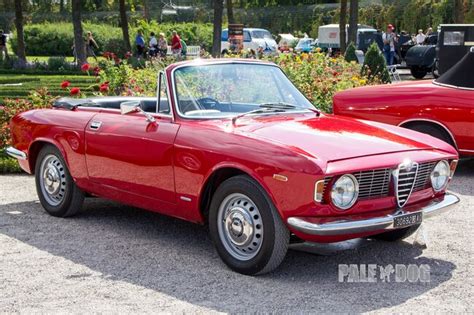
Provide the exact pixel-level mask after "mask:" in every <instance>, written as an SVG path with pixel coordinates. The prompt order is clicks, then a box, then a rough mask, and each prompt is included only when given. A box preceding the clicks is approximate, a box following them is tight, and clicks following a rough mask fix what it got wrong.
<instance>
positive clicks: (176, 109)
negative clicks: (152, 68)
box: [170, 60, 319, 120]
mask: <svg viewBox="0 0 474 315" xmlns="http://www.w3.org/2000/svg"><path fill="white" fill-rule="evenodd" d="M228 64H250V65H259V66H267V67H274V68H277V69H278V70H280V71H281V73H282V74H283V75H284V76H285V78H286V79H287V80H288V81H289V82H290V83H291V84H292V85H293V87H294V88H295V89H296V90H297V91H298V92H299V93H300V94H301V96H302V97H303V98H304V99H305V100H307V101H308V103H309V104H311V105H312V103H311V102H310V100H309V99H308V98H307V97H306V95H304V94H303V92H301V91H300V89H298V87H296V85H295V84H294V83H293V82H292V81H291V80H290V78H288V76H287V75H286V73H285V72H284V71H283V70H282V69H281V68H280V67H279V66H277V65H276V64H274V63H270V62H258V61H244V60H232V61H227V60H226V61H220V60H216V61H213V62H204V63H196V64H194V63H186V64H182V65H179V66H176V67H174V68H173V69H172V70H171V80H170V81H171V89H172V95H173V113H174V114H177V116H178V117H179V118H182V119H185V120H222V119H231V118H232V117H234V116H235V115H239V114H242V113H237V114H236V113H233V114H229V115H221V116H205V115H203V116H186V115H185V114H183V113H182V112H181V111H180V109H179V105H178V102H179V99H178V93H177V89H176V76H175V71H176V70H179V69H183V68H187V67H202V66H216V65H228ZM312 106H313V107H309V108H306V107H301V108H296V109H294V110H291V111H289V112H269V113H266V114H265V115H281V114H299V113H306V112H308V111H311V110H313V109H314V110H317V111H318V112H319V109H318V108H316V107H314V105H312ZM256 108H257V107H256ZM256 115H261V114H256Z"/></svg>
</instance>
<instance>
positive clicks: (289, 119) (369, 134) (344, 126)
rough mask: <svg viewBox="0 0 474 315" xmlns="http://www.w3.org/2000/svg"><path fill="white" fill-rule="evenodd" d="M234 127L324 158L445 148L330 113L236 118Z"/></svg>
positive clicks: (405, 132)
mask: <svg viewBox="0 0 474 315" xmlns="http://www.w3.org/2000/svg"><path fill="white" fill-rule="evenodd" d="M236 131H238V132H241V133H244V134H245V135H247V136H249V137H257V138H260V139H263V140H265V141H272V142H274V143H278V144H280V145H283V146H286V147H288V148H290V149H291V150H294V151H297V152H298V153H301V154H304V155H306V156H308V157H312V158H316V159H321V160H324V161H325V162H330V161H337V160H343V159H349V158H354V157H361V156H369V155H379V154H387V153H394V152H401V151H413V150H426V149H429V150H431V149H441V150H442V149H444V145H443V143H442V142H441V141H439V140H437V139H435V138H432V137H430V136H426V135H423V134H421V133H418V132H414V131H411V130H407V129H403V128H399V127H395V126H391V125H386V124H382V123H377V122H371V121H364V120H356V119H352V118H347V117H339V116H333V115H321V116H319V117H315V115H314V114H311V115H294V116H293V115H285V116H283V115H275V116H273V117H270V116H266V117H263V116H262V117H256V118H249V117H246V118H241V121H238V122H237V127H236Z"/></svg>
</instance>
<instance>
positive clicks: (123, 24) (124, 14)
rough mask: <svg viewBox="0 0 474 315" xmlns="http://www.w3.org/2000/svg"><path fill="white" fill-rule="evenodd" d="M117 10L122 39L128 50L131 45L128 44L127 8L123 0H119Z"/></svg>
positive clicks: (130, 48)
mask: <svg viewBox="0 0 474 315" xmlns="http://www.w3.org/2000/svg"><path fill="white" fill-rule="evenodd" d="M119 10H120V24H121V27H122V35H123V41H124V43H125V47H126V48H127V50H128V51H131V50H132V46H130V35H129V33H128V19H127V10H126V8H125V0H119Z"/></svg>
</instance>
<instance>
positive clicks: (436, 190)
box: [430, 160, 451, 193]
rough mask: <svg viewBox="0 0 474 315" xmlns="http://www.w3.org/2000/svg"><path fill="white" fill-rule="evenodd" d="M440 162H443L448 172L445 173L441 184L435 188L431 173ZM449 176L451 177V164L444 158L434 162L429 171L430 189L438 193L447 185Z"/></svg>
mask: <svg viewBox="0 0 474 315" xmlns="http://www.w3.org/2000/svg"><path fill="white" fill-rule="evenodd" d="M440 163H443V164H445V166H446V169H447V171H448V174H447V175H446V182H445V183H444V184H443V185H442V186H441V188H439V189H436V187H435V185H434V184H433V173H434V171H435V170H436V168H437V167H438V165H439V164H440ZM450 177H451V165H450V164H449V162H448V161H446V160H440V161H438V162H437V163H436V165H435V166H434V167H433V170H432V171H431V173H430V182H431V188H432V189H433V190H434V192H436V193H439V192H441V191H443V190H445V189H446V188H447V187H448V184H449V179H450Z"/></svg>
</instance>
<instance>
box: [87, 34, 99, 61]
mask: <svg viewBox="0 0 474 315" xmlns="http://www.w3.org/2000/svg"><path fill="white" fill-rule="evenodd" d="M94 48H96V49H99V45H97V43H96V41H95V39H94V37H93V36H92V32H87V39H86V52H87V54H86V56H87V57H90V56H92V57H94V59H95V61H96V62H97V56H96V55H95V52H94Z"/></svg>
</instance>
